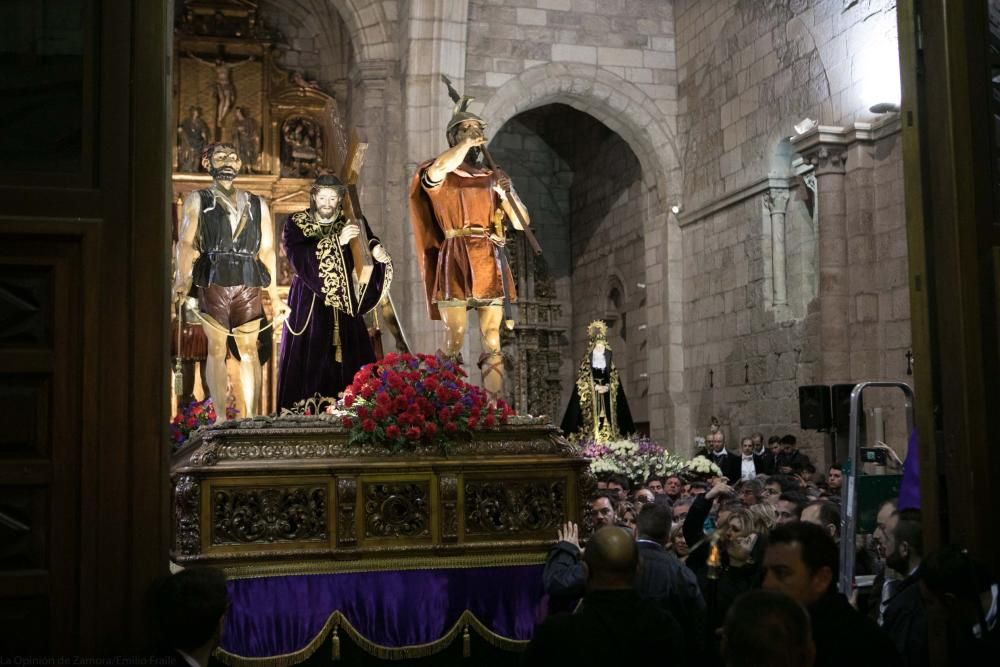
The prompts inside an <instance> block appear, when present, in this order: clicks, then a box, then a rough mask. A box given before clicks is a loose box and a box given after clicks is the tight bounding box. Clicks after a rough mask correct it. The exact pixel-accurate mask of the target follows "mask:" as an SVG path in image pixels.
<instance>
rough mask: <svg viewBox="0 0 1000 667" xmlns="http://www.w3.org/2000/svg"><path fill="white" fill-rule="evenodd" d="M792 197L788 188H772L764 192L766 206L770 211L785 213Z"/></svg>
mask: <svg viewBox="0 0 1000 667" xmlns="http://www.w3.org/2000/svg"><path fill="white" fill-rule="evenodd" d="M790 197H791V192H790V191H789V190H788V188H770V189H769V190H768V191H767V192H765V193H764V206H766V207H767V210H768V211H769V212H770V213H784V212H785V209H787V208H788V199H789V198H790Z"/></svg>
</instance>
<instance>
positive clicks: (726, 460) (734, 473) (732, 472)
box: [705, 449, 741, 484]
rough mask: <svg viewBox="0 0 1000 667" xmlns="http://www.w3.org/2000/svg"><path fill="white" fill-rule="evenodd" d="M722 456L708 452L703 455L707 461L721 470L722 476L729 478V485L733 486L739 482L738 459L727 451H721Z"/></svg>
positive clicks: (739, 464)
mask: <svg viewBox="0 0 1000 667" xmlns="http://www.w3.org/2000/svg"><path fill="white" fill-rule="evenodd" d="M722 451H723V452H724V453H723V454H716V453H715V452H712V451H709V452H707V453H706V454H705V456H707V457H708V460H709V461H711V462H712V463H714V464H715V465H717V466H719V468H721V469H722V474H723V475H724V476H725V477H728V478H729V482H730V484H735V483H736V482H738V481H740V466H741V463H740V457H739V456H738V455H736V454H733V453H732V452H731V451H729V450H728V449H724V450H722Z"/></svg>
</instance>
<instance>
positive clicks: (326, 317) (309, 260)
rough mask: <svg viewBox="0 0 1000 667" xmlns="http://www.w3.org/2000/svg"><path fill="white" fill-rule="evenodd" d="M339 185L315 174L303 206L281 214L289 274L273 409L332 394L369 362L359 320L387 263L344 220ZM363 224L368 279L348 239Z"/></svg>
mask: <svg viewBox="0 0 1000 667" xmlns="http://www.w3.org/2000/svg"><path fill="white" fill-rule="evenodd" d="M346 192H347V187H346V186H345V185H344V184H343V183H341V181H340V179H338V178H337V177H336V176H320V177H319V178H317V179H316V181H315V182H314V183H313V186H312V189H311V191H310V199H311V202H312V203H311V206H310V208H309V210H307V211H299V212H298V213H293V214H292V215H290V216H288V220H287V221H286V222H285V228H284V231H283V233H282V241H283V243H284V245H285V253H286V255H287V256H288V261H289V262H290V263H291V265H292V268H293V269H294V270H295V277H294V278H293V279H292V287H291V290H290V291H289V294H288V305H289V307H290V308H291V313H290V314H289V316H288V318H287V319H286V320H285V325H284V326H285V328H284V331H282V335H281V354H280V357H279V361H278V406H279V407H280V408H291V407H293V406H294V404H295V403H297V402H298V401H302V400H304V399H308V398H312V397H313V396H314V395H316V394H319V395H320V396H324V397H333V396H336V395H338V394H339V393H340V392H342V391H343V390H344V388H345V387H346V386H347V385H349V384H350V383H351V381H352V380H353V378H354V374H355V373H357V372H358V369H360V368H361V367H362V366H364V365H365V364H367V363H371V362H373V361H375V351H374V349H373V347H372V342H371V338H370V337H369V335H368V327H367V326H366V324H365V319H364V316H365V314H366V313H368V312H369V311H370V310H372V309H373V308H375V306H377V305H378V303H379V301H380V300H381V299H382V295H383V294H384V293H385V292H386V291H388V289H389V285H390V283H391V282H392V260H391V259H390V258H389V254H388V253H387V252H386V251H385V248H383V247H382V243H381V242H380V241H379V240H378V238H376V237H375V236H374V235H372V233H371V229H370V228H369V227H368V222H367V221H366V220H365V219H364V217H363V216H358V220H357V221H356V222H355V221H352V220H350V219H348V218H347V216H345V215H344V211H343V201H344V196H345V194H346ZM359 225H364V227H365V231H366V238H368V248H369V250H370V251H371V254H372V257H373V258H374V259H375V262H374V263H373V264H374V266H373V270H372V273H371V277H370V278H369V279H368V281H367V282H366V283H363V284H359V283H357V282H356V279H355V276H354V257H353V255H352V253H351V249H350V243H351V240H352V239H354V238H356V237H357V236H358V235H359V234H360V233H361V228H360V227H359Z"/></svg>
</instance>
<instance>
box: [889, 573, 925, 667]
mask: <svg viewBox="0 0 1000 667" xmlns="http://www.w3.org/2000/svg"><path fill="white" fill-rule="evenodd" d="M882 629H883V630H885V633H886V634H887V635H889V638H890V639H891V640H892V642H893V643H894V644H895V645H896V650H897V651H899V654H900V655H901V656H903V661H904V662H905V663H906V665H907V667H924V666H925V665H928V664H929V661H928V656H927V612H926V611H925V610H924V601H923V598H922V596H921V595H920V580H919V579H918V578H917V577H916V576H911V577H907V578H906V579H904V580H903V581H902V582H900V584H899V587H898V588H897V589H896V592H895V594H894V595H893V596H892V597H891V598H889V600H888V602H887V603H886V607H885V614H884V615H883V619H882Z"/></svg>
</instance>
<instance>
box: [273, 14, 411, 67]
mask: <svg viewBox="0 0 1000 667" xmlns="http://www.w3.org/2000/svg"><path fill="white" fill-rule="evenodd" d="M266 4H267V5H268V6H270V7H274V8H275V9H278V10H280V11H282V12H284V13H286V14H288V15H289V16H292V17H294V18H295V20H297V21H298V22H299V23H302V24H306V23H309V22H315V23H316V24H317V26H316V27H317V30H316V40H317V42H318V44H317V46H318V47H319V50H320V52H321V53H333V52H336V48H337V44H336V42H335V40H336V38H337V36H338V35H339V32H340V31H339V30H338V25H337V20H336V18H337V17H338V16H339V18H340V20H341V21H343V23H344V25H345V26H346V28H347V32H348V35H349V36H350V41H351V47H352V48H353V50H354V54H355V58H356V59H357V61H358V62H368V61H373V60H374V61H378V60H387V59H393V58H395V57H396V43H395V41H394V39H392V37H391V34H390V33H391V32H392V29H391V27H390V25H389V21H388V19H387V17H386V15H385V9H384V8H383V7H382V3H381V2H378V1H377V0H267V3H266Z"/></svg>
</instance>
